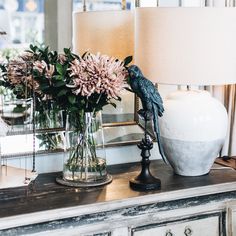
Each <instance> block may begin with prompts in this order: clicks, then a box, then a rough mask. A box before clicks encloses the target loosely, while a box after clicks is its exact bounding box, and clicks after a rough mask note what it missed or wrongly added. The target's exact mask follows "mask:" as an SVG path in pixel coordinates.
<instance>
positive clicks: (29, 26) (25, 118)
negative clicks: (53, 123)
mask: <svg viewBox="0 0 236 236" xmlns="http://www.w3.org/2000/svg"><path fill="white" fill-rule="evenodd" d="M45 2H50V1H48V0H45V1H44V0H37V1H36V0H30V1H29V0H21V1H18V0H11V1H10V0H0V32H2V33H1V34H0V62H1V61H3V60H4V58H6V57H10V58H12V57H14V56H16V55H17V54H18V53H19V52H21V51H22V50H24V48H27V47H28V45H29V43H34V44H37V45H41V44H43V43H44V33H45V32H46V31H45V26H44V25H45V17H48V19H49V21H50V17H52V14H50V10H52V9H50V8H48V9H46V11H44V8H45V7H47V6H46V4H45ZM51 2H52V1H51ZM69 2H71V3H72V0H68V1H67V3H68V4H69ZM52 4H53V3H52ZM126 4H127V7H128V8H131V1H126ZM73 7H74V8H73V9H74V10H77V9H78V7H79V8H82V7H83V5H82V1H81V0H74V1H73ZM87 8H88V9H89V10H103V9H113V10H114V9H119V10H120V9H121V8H123V5H122V2H121V1H120V0H117V1H112V2H107V1H103V0H99V1H88V5H87ZM64 10H65V9H63V11H64ZM53 11H55V7H54V8H53ZM71 15H72V12H71ZM51 20H53V19H51ZM65 23H66V22H64V21H63V24H65ZM46 24H47V23H46ZM68 24H69V23H68ZM5 32H6V34H5ZM45 36H46V35H45ZM70 37H71V36H70ZM136 108H137V107H136V105H135V97H134V95H133V94H132V93H130V92H127V91H123V94H122V101H121V102H120V103H117V108H116V109H114V108H113V107H111V106H106V107H104V110H103V113H102V119H103V123H104V136H105V145H106V146H114V145H127V144H135V143H137V142H139V141H140V139H141V138H142V134H143V130H142V128H141V126H139V125H138V124H137V122H136V121H137V117H135V113H134V111H135V109H136ZM0 111H1V117H2V118H3V119H4V120H5V121H6V122H7V123H8V124H9V125H10V130H9V132H8V136H7V137H4V138H1V149H2V150H1V153H2V156H3V157H11V156H14V157H15V156H24V155H30V154H31V153H32V152H33V151H36V152H37V153H38V154H40V153H51V152H58V151H62V150H63V144H62V141H61V135H62V133H63V127H62V126H58V127H56V128H53V129H50V130H48V129H41V128H38V127H37V124H36V135H35V137H34V135H33V125H32V119H33V115H34V114H33V110H32V100H30V99H29V100H17V99H15V98H14V96H12V94H11V93H8V91H5V90H4V89H2V88H1V90H0ZM34 138H35V141H34ZM13 143H14V148H12V144H13ZM34 149H35V150H34Z"/></svg>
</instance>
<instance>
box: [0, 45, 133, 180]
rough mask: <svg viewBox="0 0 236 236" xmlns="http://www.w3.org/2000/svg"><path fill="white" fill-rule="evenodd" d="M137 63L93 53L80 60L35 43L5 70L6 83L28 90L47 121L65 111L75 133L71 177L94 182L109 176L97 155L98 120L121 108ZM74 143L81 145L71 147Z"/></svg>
mask: <svg viewBox="0 0 236 236" xmlns="http://www.w3.org/2000/svg"><path fill="white" fill-rule="evenodd" d="M131 60H132V57H131V56H130V57H127V58H125V59H124V61H121V60H118V59H116V58H113V57H109V56H107V55H101V54H99V53H98V54H96V55H95V54H92V53H89V52H86V53H84V54H83V55H82V56H79V55H76V54H74V53H72V51H71V50H70V49H68V48H65V49H64V52H63V53H62V54H58V53H57V52H56V51H50V50H49V48H48V47H46V48H43V49H42V48H39V47H37V46H33V45H30V49H29V50H27V51H26V52H25V53H24V54H22V55H20V56H19V57H18V58H17V59H14V60H10V61H8V63H7V64H5V65H2V66H1V67H0V68H1V70H2V77H3V82H4V85H5V86H7V87H10V88H12V89H13V90H14V92H15V93H16V94H17V96H18V97H20V96H22V95H25V94H24V93H23V91H27V96H28V95H33V96H34V98H35V107H36V111H38V112H39V114H40V115H41V117H47V116H48V115H49V114H50V110H54V109H56V110H55V111H56V112H55V113H53V114H57V113H58V111H59V110H62V111H63V112H64V114H66V116H67V119H66V120H67V121H68V122H67V123H69V124H70V125H71V126H72V127H73V129H69V128H68V126H66V129H67V130H72V132H70V133H69V136H68V137H65V140H67V143H69V144H70V147H69V155H68V158H67V160H66V162H65V170H66V171H65V173H67V174H65V175H64V178H65V179H69V180H72V181H75V180H80V181H84V180H85V181H89V179H90V177H89V176H92V177H91V179H92V180H94V178H96V179H101V178H103V177H104V176H106V163H105V162H104V161H102V160H101V158H98V157H97V153H96V146H97V142H96V137H95V136H94V133H95V131H97V130H98V129H99V124H98V123H96V119H95V117H96V114H97V112H98V111H101V110H102V109H103V107H104V106H106V105H108V104H110V105H112V106H114V107H116V104H115V101H120V100H121V98H120V96H119V94H120V92H121V90H122V89H123V88H124V85H125V80H126V77H127V76H128V73H127V69H126V66H127V65H128V64H129V63H130V62H131ZM19 86H21V88H22V89H21V93H18V91H19V89H18V87H19ZM52 104H53V108H52ZM45 111H46V112H45ZM94 121H95V122H94ZM44 141H45V139H44ZM74 141H75V145H71V144H72V143H74ZM66 150H68V149H67V148H66Z"/></svg>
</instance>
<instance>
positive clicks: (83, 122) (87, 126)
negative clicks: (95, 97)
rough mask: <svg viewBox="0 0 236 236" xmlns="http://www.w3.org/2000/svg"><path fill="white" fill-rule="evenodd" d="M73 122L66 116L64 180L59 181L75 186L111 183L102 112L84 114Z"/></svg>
mask: <svg viewBox="0 0 236 236" xmlns="http://www.w3.org/2000/svg"><path fill="white" fill-rule="evenodd" d="M71 119H73V117H70V118H69V117H67V122H66V123H67V124H66V131H65V144H66V148H65V157H64V168H63V178H62V179H61V178H58V179H57V181H58V182H59V183H61V184H64V185H69V186H75V187H90V186H99V185H104V184H107V183H110V182H111V181H112V177H111V176H110V175H109V174H108V173H107V165H106V154H105V149H104V136H103V129H102V119H101V112H97V113H92V112H85V113H84V114H83V115H82V116H81V115H80V118H79V119H78V117H77V120H76V121H75V120H71ZM75 123H77V124H75Z"/></svg>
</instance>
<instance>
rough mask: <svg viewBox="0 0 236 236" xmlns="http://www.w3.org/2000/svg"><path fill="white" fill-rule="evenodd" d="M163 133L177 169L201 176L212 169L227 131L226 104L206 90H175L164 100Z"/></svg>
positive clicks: (161, 131)
mask: <svg viewBox="0 0 236 236" xmlns="http://www.w3.org/2000/svg"><path fill="white" fill-rule="evenodd" d="M164 107H165V112H164V115H163V117H162V118H161V119H160V133H161V139H162V145H163V149H164V153H165V155H166V158H167V159H168V161H169V163H170V165H171V166H172V168H173V169H174V172H175V173H176V174H179V175H183V176H199V175H204V174H207V173H208V172H209V171H210V168H211V166H212V165H213V163H214V161H215V159H216V157H217V155H218V154H219V152H220V149H221V148H222V146H223V144H224V139H225V136H226V133H227V123H228V118H227V112H226V109H225V107H224V106H223V105H222V104H221V103H220V102H219V101H218V100H216V99H215V98H213V97H212V96H211V95H210V93H208V92H207V91H201V90H194V91H191V90H190V91H183V90H180V91H176V92H174V93H171V94H170V95H168V96H167V98H166V99H165V101H164Z"/></svg>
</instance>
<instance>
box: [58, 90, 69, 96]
mask: <svg viewBox="0 0 236 236" xmlns="http://www.w3.org/2000/svg"><path fill="white" fill-rule="evenodd" d="M66 93H67V90H66V89H62V90H61V91H60V92H59V93H58V94H57V96H58V97H61V96H63V95H66Z"/></svg>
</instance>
